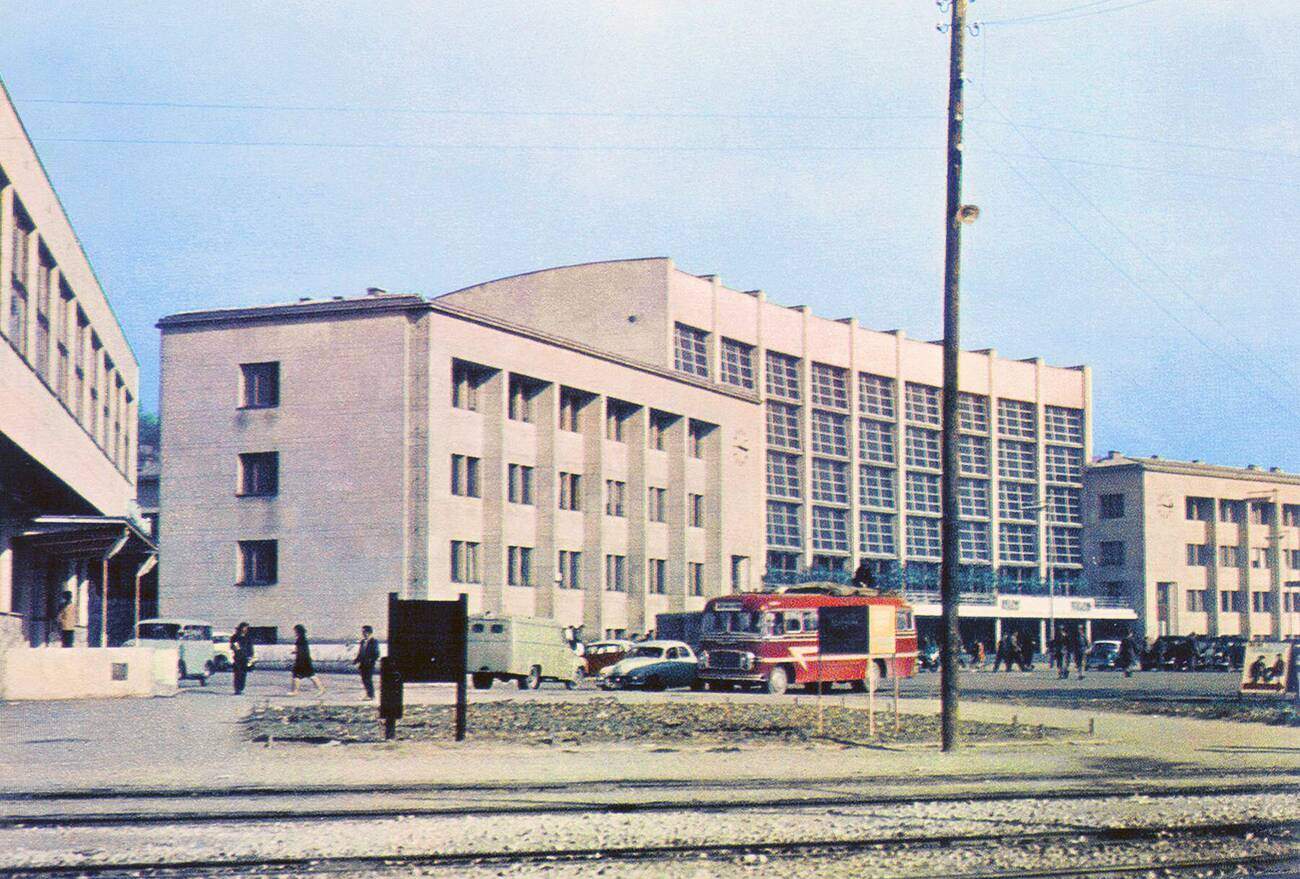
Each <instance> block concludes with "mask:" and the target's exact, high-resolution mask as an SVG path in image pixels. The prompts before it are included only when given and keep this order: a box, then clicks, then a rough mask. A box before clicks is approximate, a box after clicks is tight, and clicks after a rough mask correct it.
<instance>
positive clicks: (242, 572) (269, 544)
mask: <svg viewBox="0 0 1300 879" xmlns="http://www.w3.org/2000/svg"><path fill="white" fill-rule="evenodd" d="M238 555H239V585H240V586H269V585H271V584H272V583H275V582H276V581H277V580H278V579H279V546H278V544H277V541H274V540H241V541H239V553H238Z"/></svg>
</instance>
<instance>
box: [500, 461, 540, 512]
mask: <svg viewBox="0 0 1300 879" xmlns="http://www.w3.org/2000/svg"><path fill="white" fill-rule="evenodd" d="M506 500H508V501H509V502H510V503H512V504H531V503H532V502H533V468H532V467H528V466H525V465H523V464H511V465H509V468H508V471H507V480H506Z"/></svg>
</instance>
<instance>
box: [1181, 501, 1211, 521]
mask: <svg viewBox="0 0 1300 879" xmlns="http://www.w3.org/2000/svg"><path fill="white" fill-rule="evenodd" d="M1187 518H1188V519H1194V520H1196V521H1198V522H1209V521H1210V520H1212V519H1213V518H1214V500H1213V499H1212V498H1208V497H1189V498H1188V499H1187Z"/></svg>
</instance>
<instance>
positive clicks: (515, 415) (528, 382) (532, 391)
mask: <svg viewBox="0 0 1300 879" xmlns="http://www.w3.org/2000/svg"><path fill="white" fill-rule="evenodd" d="M544 387H545V384H544V383H542V382H539V381H537V380H536V379H531V378H528V377H527V376H522V375H513V374H512V375H511V376H510V383H509V397H510V399H509V400H508V404H509V405H508V406H507V409H506V415H507V417H508V418H509V419H510V420H511V421H522V422H524V423H526V424H531V423H532V422H533V421H534V420H535V418H536V414H535V413H534V411H533V401H534V400H536V399H537V395H538V394H540V393H541V392H542V388H544Z"/></svg>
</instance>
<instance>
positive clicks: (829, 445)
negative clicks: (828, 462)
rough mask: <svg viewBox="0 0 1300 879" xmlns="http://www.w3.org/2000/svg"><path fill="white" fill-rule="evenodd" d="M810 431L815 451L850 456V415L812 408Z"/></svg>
mask: <svg viewBox="0 0 1300 879" xmlns="http://www.w3.org/2000/svg"><path fill="white" fill-rule="evenodd" d="M769 405H770V404H769ZM809 433H810V434H811V442H810V445H811V446H812V450H813V451H814V452H819V453H821V454H823V455H839V456H840V457H842V458H843V457H848V454H849V419H848V416H846V415H837V414H836V413H834V412H823V411H822V410H820V409H814V410H812V426H811V429H810V430H809Z"/></svg>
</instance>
